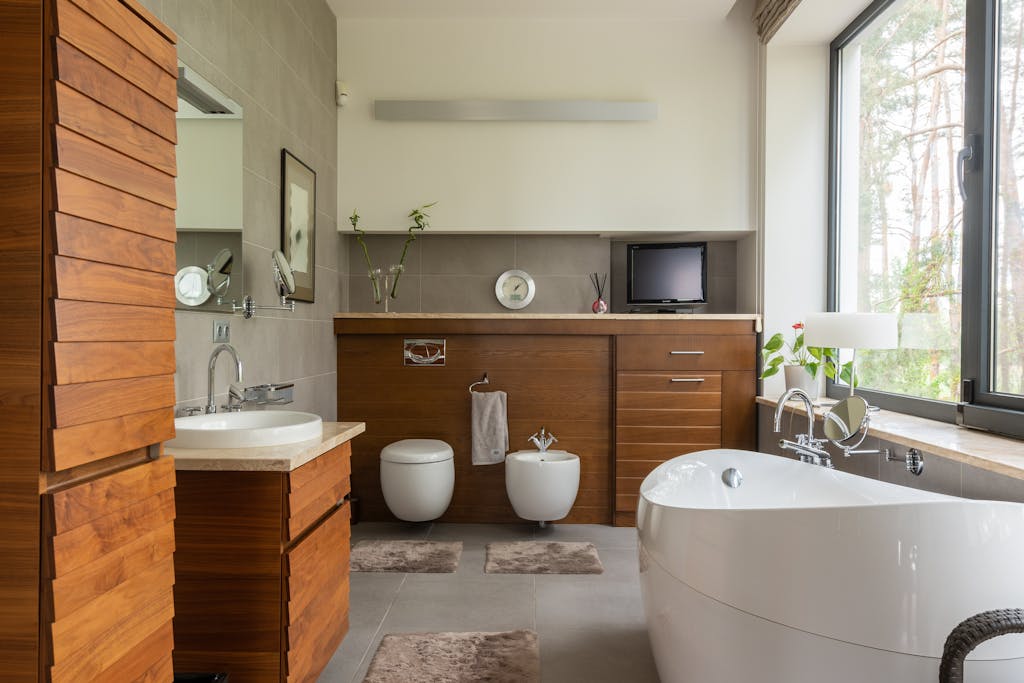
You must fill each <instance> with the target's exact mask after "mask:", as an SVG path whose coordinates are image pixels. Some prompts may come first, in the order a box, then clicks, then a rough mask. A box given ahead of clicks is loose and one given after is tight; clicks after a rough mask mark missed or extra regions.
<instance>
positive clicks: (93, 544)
mask: <svg viewBox="0 0 1024 683" xmlns="http://www.w3.org/2000/svg"><path fill="white" fill-rule="evenodd" d="M173 520H174V491H173V490H167V491H161V492H160V493H158V494H157V495H155V496H150V497H149V498H145V499H143V500H140V501H139V502H137V503H134V504H133V505H129V506H128V507H125V508H122V509H120V510H118V511H116V512H113V513H111V514H109V515H104V516H102V517H99V518H97V519H94V520H92V521H90V522H88V523H87V524H83V525H82V526H79V527H76V528H74V529H71V530H69V531H65V532H64V533H61V534H57V535H56V536H54V537H53V539H52V546H53V571H54V576H55V577H57V578H59V577H61V576H63V575H64V574H65V573H68V572H71V571H74V570H75V569H78V568H80V567H84V566H85V565H87V564H89V563H90V562H93V561H95V560H97V559H99V558H100V557H102V556H103V555H106V554H108V553H111V552H113V551H115V550H117V549H118V548H120V547H122V546H124V545H127V544H128V543H131V542H132V541H133V540H135V539H136V538H138V537H139V536H142V535H145V534H147V533H149V532H151V531H153V530H154V529H159V528H160V527H163V526H164V525H166V524H168V523H170V522H171V521H173Z"/></svg>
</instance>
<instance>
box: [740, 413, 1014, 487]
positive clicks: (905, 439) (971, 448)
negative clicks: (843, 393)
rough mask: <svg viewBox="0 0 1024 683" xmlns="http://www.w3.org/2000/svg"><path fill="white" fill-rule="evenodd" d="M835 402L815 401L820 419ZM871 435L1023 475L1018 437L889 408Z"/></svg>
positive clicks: (874, 421) (876, 418) (877, 417)
mask: <svg viewBox="0 0 1024 683" xmlns="http://www.w3.org/2000/svg"><path fill="white" fill-rule="evenodd" d="M757 402H758V403H760V404H761V405H764V406H770V407H772V408H774V407H775V404H776V403H777V402H778V398H777V397H776V398H770V397H766V396H758V397H757ZM819 403H821V405H819ZM833 403H835V401H834V400H832V399H821V400H820V401H816V402H815V407H814V412H815V415H816V416H817V417H818V419H819V420H820V419H822V416H823V415H824V414H825V411H827V410H828V409H829V408H830V407H831V405H832V404H833ZM786 410H789V411H796V412H798V413H800V414H803V411H804V408H803V406H802V405H801V404H800V403H799V402H793V401H791V402H790V403H789V404H788V405H787V406H786ZM868 435H869V436H873V437H877V438H879V439H882V440H884V441H891V442H893V443H897V444H900V445H901V446H906V447H907V448H917V449H919V450H922V451H924V452H925V453H929V454H933V455H937V456H939V457H942V458H946V459H947V460H954V461H956V462H961V463H964V464H966V465H970V466H972V467H977V468H979V469H983V470H988V471H989V472H995V473H997V474H1003V475H1006V476H1009V477H1015V478H1017V479H1024V441H1020V440H1017V439H1011V438H1009V437H1006V436H999V435H996V434H990V433H989V432H983V431H980V430H977V429H968V428H966V427H959V426H957V425H955V424H950V423H948V422H939V421H937V420H928V419H925V418H923V417H917V416H916V415H904V414H903V413H894V412H892V411H889V410H879V411H878V412H874V413H871V424H870V425H869V428H868ZM897 455H902V454H901V453H897Z"/></svg>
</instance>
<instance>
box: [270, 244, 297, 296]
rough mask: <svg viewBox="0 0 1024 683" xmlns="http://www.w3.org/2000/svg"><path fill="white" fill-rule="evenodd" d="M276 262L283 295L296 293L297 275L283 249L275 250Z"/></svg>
mask: <svg viewBox="0 0 1024 683" xmlns="http://www.w3.org/2000/svg"><path fill="white" fill-rule="evenodd" d="M274 264H275V265H276V266H277V273H278V284H280V285H281V290H282V295H283V296H290V295H292V294H294V293H295V275H294V274H293V273H292V266H291V264H290V263H288V259H286V258H285V257H284V254H283V253H281V250H279V249H275V250H274Z"/></svg>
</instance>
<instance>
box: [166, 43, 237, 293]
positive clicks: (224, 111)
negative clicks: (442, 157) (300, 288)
mask: <svg viewBox="0 0 1024 683" xmlns="http://www.w3.org/2000/svg"><path fill="white" fill-rule="evenodd" d="M177 124H178V125H177V128H178V147H177V150H176V151H177V161H178V177H177V194H178V210H177V212H176V213H175V216H176V219H177V227H178V244H177V249H176V252H177V262H178V263H177V265H178V272H177V275H176V276H175V278H174V285H175V295H176V297H177V299H178V303H177V307H178V308H179V309H184V310H193V311H218V312H220V311H223V312H231V304H232V301H238V302H241V300H242V296H243V292H244V289H243V286H244V283H243V282H242V270H243V268H242V263H243V260H242V124H243V119H242V107H241V106H240V105H239V104H238V103H237V102H234V101H233V100H232V99H231V98H229V97H228V96H227V95H225V94H224V93H223V92H221V91H220V90H219V89H218V88H216V87H215V86H213V85H212V84H211V83H209V82H208V81H207V80H206V79H204V78H203V77H202V76H200V75H199V74H197V73H196V72H195V71H194V70H192V69H191V68H190V67H188V66H186V65H184V64H182V63H181V62H178V115H177Z"/></svg>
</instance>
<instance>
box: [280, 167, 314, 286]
mask: <svg viewBox="0 0 1024 683" xmlns="http://www.w3.org/2000/svg"><path fill="white" fill-rule="evenodd" d="M281 251H282V252H283V253H284V256H285V258H286V259H288V263H289V264H290V265H291V267H292V271H293V273H294V276H295V294H293V295H292V296H291V298H292V299H295V300H296V301H305V302H308V303H313V301H314V299H315V294H316V171H314V170H313V169H312V168H310V167H309V166H307V165H306V164H305V163H303V162H302V161H301V160H300V159H299V158H298V157H296V156H295V155H294V154H292V153H291V152H289V151H288V150H287V149H284V148H282V149H281Z"/></svg>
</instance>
